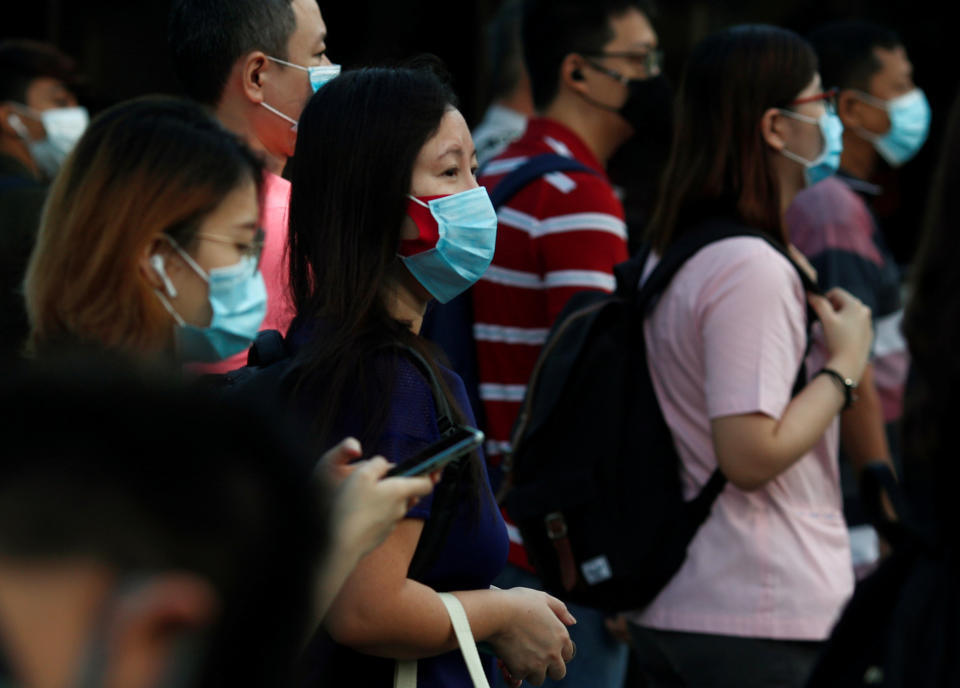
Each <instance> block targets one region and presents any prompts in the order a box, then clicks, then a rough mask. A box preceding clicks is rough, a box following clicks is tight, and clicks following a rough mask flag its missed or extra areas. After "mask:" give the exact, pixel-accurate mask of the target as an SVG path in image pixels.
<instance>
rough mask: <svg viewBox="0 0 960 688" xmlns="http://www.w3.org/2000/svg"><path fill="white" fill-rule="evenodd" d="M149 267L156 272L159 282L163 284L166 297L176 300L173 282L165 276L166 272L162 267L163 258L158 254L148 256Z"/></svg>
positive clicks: (175, 289)
mask: <svg viewBox="0 0 960 688" xmlns="http://www.w3.org/2000/svg"><path fill="white" fill-rule="evenodd" d="M150 265H151V266H152V267H153V269H154V270H156V272H157V275H159V277H160V280H161V281H162V282H163V288H164V290H165V291H166V292H167V295H168V296H169V297H170V298H171V299H175V298H177V288H176V287H174V286H173V282H172V281H171V280H170V277H168V276H167V270H166V268H165V267H164V265H163V256H161V255H160V254H159V253H154V254H153V255H152V256H150Z"/></svg>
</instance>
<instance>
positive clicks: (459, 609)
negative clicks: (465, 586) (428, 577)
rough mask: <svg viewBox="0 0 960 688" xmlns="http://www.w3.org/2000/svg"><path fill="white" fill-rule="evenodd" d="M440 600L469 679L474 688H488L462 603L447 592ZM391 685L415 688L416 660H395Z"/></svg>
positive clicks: (441, 594)
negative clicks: (448, 617)
mask: <svg viewBox="0 0 960 688" xmlns="http://www.w3.org/2000/svg"><path fill="white" fill-rule="evenodd" d="M440 600H441V601H442V602H443V606H445V607H446V608H447V614H449V615H450V622H451V623H452V624H453V633H454V635H456V636H457V643H459V645H460V652H461V653H462V654H463V660H464V661H465V662H466V663H467V671H468V672H470V679H471V680H472V681H473V686H474V688H490V684H489V683H487V675H486V673H484V671H483V663H482V662H481V661H480V653H479V652H477V644H476V641H474V639H473V632H472V631H471V630H470V622H469V621H468V620H467V613H466V612H465V611H464V610H463V605H462V604H460V600H458V599H457V598H456V597H454V596H453V595H451V594H450V593H448V592H441V593H440ZM393 687H394V688H417V661H416V660H405V661H399V660H398V661H397V667H396V670H395V671H394V674H393Z"/></svg>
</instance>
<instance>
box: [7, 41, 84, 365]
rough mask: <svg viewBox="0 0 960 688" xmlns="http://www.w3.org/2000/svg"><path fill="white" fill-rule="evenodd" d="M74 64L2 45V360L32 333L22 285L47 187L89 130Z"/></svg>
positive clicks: (24, 46) (35, 47)
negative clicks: (78, 93)
mask: <svg viewBox="0 0 960 688" xmlns="http://www.w3.org/2000/svg"><path fill="white" fill-rule="evenodd" d="M76 79H77V74H76V69H75V66H74V63H73V61H72V60H71V59H70V58H68V57H67V56H66V55H63V54H62V53H60V52H59V51H58V50H56V49H55V48H54V47H53V46H50V45H46V44H43V43H35V42H32V41H4V42H0V248H2V250H0V357H4V356H12V355H16V354H17V352H18V351H19V348H20V346H21V344H22V342H23V337H24V336H25V335H26V332H27V321H26V314H25V313H24V310H23V296H22V295H21V293H20V282H21V281H22V280H23V272H24V269H25V267H26V264H27V258H28V257H29V255H30V249H31V248H32V247H33V240H34V237H35V236H36V233H37V226H38V225H39V222H40V211H41V209H42V207H43V201H44V199H45V198H46V196H47V183H48V182H49V181H50V179H51V178H52V177H53V176H54V175H55V174H56V173H57V170H58V169H59V166H60V163H61V162H62V161H63V159H64V158H65V157H66V155H67V153H69V152H70V150H71V149H72V148H73V145H74V143H76V141H77V139H78V138H79V137H80V135H81V134H82V133H83V130H84V129H85V128H86V123H87V111H86V110H85V109H84V108H82V107H77V97H76V95H75V93H74V88H75V85H76Z"/></svg>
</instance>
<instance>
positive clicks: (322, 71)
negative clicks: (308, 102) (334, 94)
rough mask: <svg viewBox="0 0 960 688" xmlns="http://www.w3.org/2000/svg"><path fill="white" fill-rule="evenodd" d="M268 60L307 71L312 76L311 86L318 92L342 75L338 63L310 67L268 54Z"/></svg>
mask: <svg viewBox="0 0 960 688" xmlns="http://www.w3.org/2000/svg"><path fill="white" fill-rule="evenodd" d="M267 59H268V60H272V61H274V62H277V63H278V64H282V65H286V66H288V67H293V68H294V69H301V70H303V71H304V72H306V73H307V75H308V76H309V77H310V88H312V89H313V92H314V93H316V92H317V91H319V90H320V87H321V86H323V85H324V84H326V83H327V82H329V81H332V80H333V79H335V78H336V77H338V76H340V65H338V64H328V65H312V66H310V67H304V66H303V65H298V64H294V63H293V62H287V61H286V60H281V59H280V58H278V57H270V56H267Z"/></svg>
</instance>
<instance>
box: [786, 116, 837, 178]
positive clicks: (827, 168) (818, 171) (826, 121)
mask: <svg viewBox="0 0 960 688" xmlns="http://www.w3.org/2000/svg"><path fill="white" fill-rule="evenodd" d="M780 112H781V113H782V114H784V115H786V116H787V117H792V118H793V119H795V120H798V121H800V122H806V123H807V124H816V125H817V126H818V127H819V128H820V138H821V140H822V141H823V148H822V149H821V150H820V155H818V156H817V157H816V158H814V159H813V160H807V159H806V158H803V157H801V156H799V155H797V154H796V153H794V152H792V151H788V150H787V149H786V148H784V149H783V150H781V151H780V152H781V153H783V155H784V156H785V157H787V158H789V159H790V160H793V161H794V162H798V163H800V164H801V165H803V177H804V179H805V180H806V183H807V186H813V185H814V184H816V183H817V182H820V181H823V180H824V179H826V178H827V177H830V176H832V175H833V174H835V173H836V171H837V170H838V169H840V154H841V153H842V152H843V123H842V122H841V121H840V118H839V117H837V115H836V114H835V113H833V112H831V111H830V110H827V111H826V112H824V113H823V114H822V115H820V117H816V118H815V117H808V116H807V115H802V114H800V113H799V112H794V111H793V110H781V111H780Z"/></svg>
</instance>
